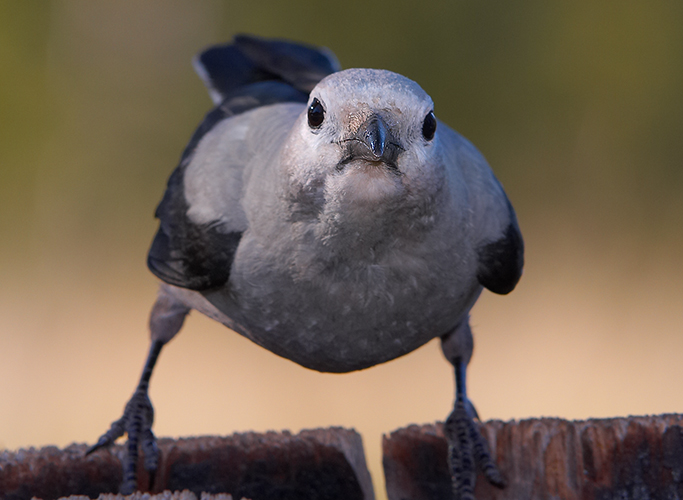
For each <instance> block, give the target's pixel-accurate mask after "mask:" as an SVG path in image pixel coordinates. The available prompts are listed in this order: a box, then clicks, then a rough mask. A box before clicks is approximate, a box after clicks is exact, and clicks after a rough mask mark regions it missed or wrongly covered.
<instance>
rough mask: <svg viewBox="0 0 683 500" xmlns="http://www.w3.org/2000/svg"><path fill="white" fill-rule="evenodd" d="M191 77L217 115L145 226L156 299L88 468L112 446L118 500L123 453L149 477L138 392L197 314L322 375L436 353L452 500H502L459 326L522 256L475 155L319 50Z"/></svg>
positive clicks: (373, 78) (204, 57)
mask: <svg viewBox="0 0 683 500" xmlns="http://www.w3.org/2000/svg"><path fill="white" fill-rule="evenodd" d="M195 67H196V69H197V72H198V73H199V75H200V76H201V78H202V79H203V80H204V82H205V83H206V85H207V87H208V88H209V91H210V93H211V96H212V98H213V101H214V103H215V107H214V108H213V109H212V110H211V111H210V112H209V113H208V114H207V115H206V118H205V119H204V121H203V122H202V123H201V125H200V126H199V128H198V129H197V131H196V132H195V134H194V136H193V137H192V138H191V139H190V143H189V144H188V145H187V147H186V148H185V151H184V152H183V154H182V158H181V160H180V164H179V166H178V167H177V168H176V169H175V170H174V171H173V173H172V174H171V177H170V179H169V181H168V187H167V189H166V192H165V194H164V196H163V199H162V200H161V203H160V204H159V207H158V209H157V211H156V216H157V217H158V218H159V220H160V227H159V231H158V232H157V234H156V237H155V238H154V241H153V243H152V247H151V249H150V251H149V257H148V261H147V263H148V265H149V268H150V269H151V271H152V272H153V273H154V274H155V275H156V276H158V277H159V278H160V279H161V280H162V281H163V283H162V284H161V288H160V290H159V295H158V297H157V300H156V303H155V304H154V307H153V308H152V312H151V318H150V329H151V339H152V343H151V348H150V352H149V357H148V359H147V362H146V364H145V367H144V370H143V374H142V377H141V379H140V383H139V385H138V387H137V389H136V390H135V393H134V394H133V396H132V398H131V399H130V401H129V402H128V404H127V405H126V408H125V411H124V414H123V417H122V418H121V419H119V420H117V421H116V422H114V423H113V424H112V426H111V428H110V429H109V431H107V432H106V433H105V434H104V435H103V436H102V437H101V438H100V439H99V441H98V442H97V444H95V445H94V446H93V447H92V448H90V450H89V453H91V452H93V451H95V450H97V449H99V448H102V447H106V446H109V445H111V444H112V443H113V442H114V440H116V439H117V438H118V437H120V436H121V435H123V434H124V433H127V434H128V453H127V458H126V459H125V461H124V464H123V466H124V483H123V485H122V488H121V489H122V491H123V492H130V491H132V490H133V489H134V488H135V485H136V473H135V470H136V463H137V457H138V446H140V447H141V448H142V450H143V451H144V453H145V466H146V467H147V469H149V470H150V471H154V470H155V469H156V466H157V462H158V450H157V447H156V444H155V438H154V435H153V434H152V430H151V427H152V420H153V408H152V404H151V402H150V400H149V397H148V394H147V389H148V385H149V379H150V376H151V374H152V370H153V368H154V364H155V362H156V360H157V357H158V355H159V352H160V351H161V348H162V347H163V346H164V344H166V343H167V342H168V341H169V340H171V339H172V338H173V336H174V335H175V334H176V333H178V331H179V330H180V328H181V326H182V324H183V320H184V318H185V316H186V315H187V313H188V312H189V311H190V310H192V309H195V310H197V311H199V312H201V313H203V314H205V315H207V316H209V317H210V318H212V319H214V320H216V321H219V322H220V323H222V324H224V325H225V326H227V327H229V328H230V329H232V330H234V331H236V332H238V333H240V334H242V335H244V336H245V337H247V338H249V339H251V340H252V341H254V342H256V343H257V344H259V345H260V346H262V347H265V348H266V349H268V350H269V351H272V352H274V353H275V354H278V355H280V356H283V357H285V358H288V359H290V360H292V361H294V362H296V363H298V364H300V365H302V366H305V367H307V368H311V369H313V370H318V371H321V372H350V371H353V370H361V369H364V368H368V367H371V366H374V365H376V364H378V363H384V362H385V361H389V360H391V359H394V358H397V357H399V356H402V355H404V354H407V353H409V352H411V351H413V350H415V349H417V348H418V347H420V346H422V345H423V344H425V343H426V342H428V341H429V340H431V339H433V338H435V337H439V338H440V339H441V346H442V349H443V353H444V354H445V356H446V358H447V359H448V361H450V362H451V363H452V364H453V367H454V368H455V380H456V391H455V405H454V409H453V412H452V413H451V414H450V416H449V417H448V419H447V421H446V427H445V428H446V434H447V438H448V441H449V463H450V467H451V470H452V476H453V488H454V492H455V494H456V497H457V498H461V499H465V498H473V496H472V492H473V489H474V480H475V476H476V466H477V465H478V466H479V467H481V468H482V469H483V471H484V473H485V474H486V477H487V478H488V479H489V481H491V482H492V483H494V484H496V485H499V486H502V485H503V478H502V476H501V474H500V473H499V471H498V469H497V467H496V465H495V463H494V461H493V460H492V459H491V457H490V454H489V451H488V448H487V445H486V442H485V441H484V439H483V438H482V436H481V434H480V433H479V429H478V426H477V423H476V421H477V420H476V419H477V415H476V411H475V409H474V407H473V406H472V404H471V403H470V401H469V400H468V399H467V393H466V388H465V374H466V369H467V364H468V363H469V361H470V357H471V355H472V348H473V340H472V333H471V331H470V326H469V311H470V309H471V308H472V306H473V305H474V303H475V301H476V300H477V298H478V297H479V294H480V293H481V291H482V288H483V287H485V288H488V289H489V290H491V291H492V292H495V293H499V294H506V293H508V292H510V291H511V290H512V289H513V288H514V287H515V285H516V284H517V282H518V280H519V278H520V275H521V273H522V265H523V243H522V237H521V234H520V231H519V228H518V225H517V220H516V216H515V212H514V210H513V209H512V206H511V205H510V202H509V201H508V199H507V197H506V195H505V192H504V191H503V188H502V187H501V185H500V183H499V182H498V180H497V179H496V177H495V176H494V174H493V172H492V171H491V169H490V168H489V166H488V165H487V163H486V161H485V160H484V158H483V157H482V155H481V154H480V153H479V151H477V150H476V149H475V148H474V146H472V144H470V143H469V142H468V141H467V140H466V139H464V138H463V137H462V136H460V135H458V134H457V133H456V132H454V131H453V130H451V129H450V128H448V126H446V125H445V124H444V123H441V122H439V121H438V120H437V119H436V117H435V115H434V104H433V102H432V99H431V98H430V97H429V96H428V95H427V94H426V93H425V92H424V90H422V88H420V86H419V85H418V84H417V83H415V82H413V81H411V80H409V79H408V78H405V77H403V76H401V75H398V74H396V73H392V72H390V71H384V70H374V69H348V70H345V71H341V69H340V67H339V65H338V62H337V60H336V59H335V57H334V55H333V54H332V53H330V52H329V51H327V50H325V49H318V48H314V47H309V46H305V45H301V44H295V43H289V42H285V41H279V40H265V39H260V38H255V37H251V36H238V37H236V38H235V39H234V41H233V42H232V43H231V44H229V45H224V46H216V47H212V48H209V49H208V50H206V51H204V52H202V53H201V54H200V55H199V56H198V58H197V59H196V60H195Z"/></svg>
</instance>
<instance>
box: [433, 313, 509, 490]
mask: <svg viewBox="0 0 683 500" xmlns="http://www.w3.org/2000/svg"><path fill="white" fill-rule="evenodd" d="M473 348H474V340H473V339H472V331H471V330H470V325H469V318H465V319H464V320H463V321H462V323H460V324H459V325H458V326H457V327H456V328H455V329H454V330H453V331H452V332H451V333H449V334H448V335H446V336H444V337H442V338H441V349H442V350H443V353H444V355H445V356H446V359H448V361H450V362H451V364H452V365H453V367H454V369H455V405H454V408H453V412H452V413H451V414H450V415H449V416H448V418H447V419H446V424H445V426H444V432H445V434H446V438H447V440H448V463H449V466H450V469H451V475H452V479H453V493H454V495H455V498H456V499H457V500H474V484H475V480H476V477H477V465H478V466H479V467H481V469H482V470H483V472H484V475H485V476H486V478H487V479H488V480H489V482H490V483H491V484H493V485H495V486H497V487H499V488H503V487H504V486H505V481H504V479H503V476H502V475H501V473H500V471H499V470H498V467H497V466H496V464H495V462H494V461H493V459H492V458H491V454H490V452H489V449H488V444H487V443H486V440H485V439H484V437H483V436H482V435H481V432H479V425H478V421H479V416H478V415H477V411H476V410H475V408H474V405H472V403H471V402H470V400H469V399H467V384H466V378H467V365H468V363H469V362H470V358H471V357H472V350H473Z"/></svg>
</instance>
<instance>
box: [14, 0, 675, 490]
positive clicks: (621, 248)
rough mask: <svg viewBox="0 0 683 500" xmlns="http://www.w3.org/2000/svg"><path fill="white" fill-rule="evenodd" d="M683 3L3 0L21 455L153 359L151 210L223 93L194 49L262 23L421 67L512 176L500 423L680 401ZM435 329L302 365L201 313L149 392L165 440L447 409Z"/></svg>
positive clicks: (499, 368) (371, 428) (73, 424)
mask: <svg viewBox="0 0 683 500" xmlns="http://www.w3.org/2000/svg"><path fill="white" fill-rule="evenodd" d="M682 27H683V3H681V2H679V1H674V0H671V1H666V0H657V1H653V2H636V1H627V0H625V1H623V2H607V1H601V0H599V1H595V0H577V1H574V2H546V1H543V0H527V1H525V2H521V1H513V2H489V1H481V0H477V1H474V0H462V1H453V0H449V1H443V2H433V3H430V2H414V1H398V0H393V1H384V2H367V1H366V2H357V1H351V2H334V3H327V2H314V1H304V0H299V1H288V2H281V3H270V2H264V1H258V0H252V1H250V2H246V1H242V2H237V1H234V2H219V1H201V2H193V1H189V0H188V1H151V0H150V1H145V2H134V1H117V2H114V1H90V0H79V1H53V2H42V1H28V0H26V1H21V2H19V1H11V0H0V448H2V447H5V448H8V449H16V448H19V447H28V446H42V445H47V444H55V445H58V446H64V445H67V444H69V443H71V442H74V441H76V442H88V443H93V442H94V441H95V440H96V439H97V437H98V436H99V435H100V434H101V433H102V432H103V431H104V430H106V429H107V428H108V426H109V424H110V422H111V421H112V420H114V419H116V418H118V417H119V415H120V413H121V411H122V409H123V406H124V404H125V402H126V401H127V399H128V397H129V396H130V394H131V392H132V390H133V388H134V386H135V384H136V382H137V379H138V376H139V374H140V370H141V369H142V363H143V361H144V358H145V356H146V351H147V347H148V334H147V329H146V323H147V315H148V311H149V308H150V306H151V304H152V302H153V300H154V297H155V291H156V287H157V282H156V280H155V278H154V277H153V276H152V275H151V273H149V272H148V271H147V269H146V266H145V259H146V252H147V249H148V245H149V243H150V242H151V239H152V236H153V234H154V232H155V231H156V227H157V223H156V221H155V220H154V218H153V216H152V214H153V212H154V208H155V206H156V204H157V203H158V201H159V200H160V198H161V195H162V193H163V190H164V187H165V182H166V179H167V177H168V175H169V174H170V172H171V171H172V169H173V168H174V166H175V165H176V162H177V160H178V158H179V155H180V153H181V151H182V149H183V147H184V145H185V143H186V142H187V140H188V139H189V137H190V135H191V133H192V132H193V130H194V128H195V127H196V125H197V124H198V123H199V122H200V120H201V119H202V117H203V115H204V113H205V112H207V111H208V109H209V107H210V100H209V98H208V96H207V94H206V91H205V89H204V87H203V85H202V84H201V82H200V81H199V79H198V78H197V77H196V75H195V74H194V72H193V70H192V67H191V65H190V59H191V57H192V56H193V55H194V54H195V53H196V52H197V51H199V50H200V49H202V48H203V47H205V46H207V45H210V44H213V43H218V42H224V41H226V40H228V39H229V38H230V37H231V36H232V35H234V34H235V33H240V32H246V33H254V34H259V35H262V36H276V37H284V38H291V39H297V40H303V41H306V42H309V43H312V44H316V45H324V46H327V47H329V48H331V49H332V50H333V51H334V52H335V53H336V54H337V56H338V57H339V59H340V61H341V63H342V65H343V66H344V67H346V68H348V67H376V68H385V69H390V70H393V71H397V72H399V73H402V74H404V75H406V76H408V77H409V78H412V79H414V80H416V81H418V82H419V83H420V85H421V86H422V87H423V88H424V89H425V90H426V91H427V92H429V93H430V94H431V95H432V97H433V98H434V101H435V102H436V113H437V115H438V116H439V117H440V118H441V119H442V120H444V121H446V122H447V123H449V124H450V125H451V126H452V127H453V128H455V129H456V130H458V131H460V132H461V133H462V134H463V135H465V136H466V137H468V138H469V139H470V140H472V141H473V142H474V144H475V145H477V147H478V148H479V149H480V150H481V151H482V152H483V153H484V155H485V156H486V157H487V158H488V160H489V162H490V163H491V165H492V167H493V169H494V170H495V171H496V173H497V175H498V177H499V178H500V179H501V181H502V182H503V184H504V185H505V187H506V190H507V192H508V195H509V197H510V198H511V200H512V202H513V204H514V205H515V207H516V209H517V213H518V216H519V220H520V224H521V227H522V231H523V233H524V236H525V240H526V245H527V253H526V256H527V265H526V269H525V274H524V277H523V278H522V281H521V283H520V285H519V287H518V288H517V290H516V291H514V292H513V293H512V294H511V295H509V296H506V297H498V296H494V295H492V294H490V293H485V294H484V295H483V296H482V298H481V300H480V302H479V303H478V305H477V306H476V307H475V310H474V312H473V326H474V329H475V342H476V351H475V357H474V359H473V361H472V364H471V366H470V376H469V390H470V396H471V398H472V399H473V401H474V403H475V404H476V406H477V408H478V409H479V413H480V414H481V416H482V418H484V419H490V418H498V419H512V418H515V419H520V418H526V417H532V416H534V417H535V416H559V417H564V418H571V419H575V418H588V417H610V416H624V415H628V414H652V413H663V412H680V411H683V387H682V385H681V375H683V331H682V327H681V325H682V324H683V303H682V302H683V29H682ZM453 385H454V384H453V378H452V373H451V368H450V366H449V365H448V363H447V362H446V361H445V360H444V359H443V358H442V355H441V353H440V348H439V346H438V343H437V342H432V343H430V344H428V345H427V346H425V347H423V348H422V349H420V350H418V351H417V352H415V353H413V354H410V355H408V356H405V357H404V358H402V359H399V360H396V361H393V362H390V363H387V364H385V365H383V366H378V367H375V368H372V369H369V370H365V371H363V372H358V373H353V374H347V375H329V374H319V373H316V372H312V371H308V370H306V369H303V368H301V367H299V366H297V365H295V364H293V363H291V362H289V361H286V360H284V359H280V358H278V357H276V356H275V355H273V354H271V353H269V352H267V351H265V350H263V349H261V348H260V347H257V346H256V345H254V344H252V343H250V342H249V341H247V340H245V339H243V338H241V337H240V336H239V335H237V334H234V333H231V332H230V331H228V330H227V329H225V328H224V327H222V326H220V325H217V324H215V323H212V322H211V321H210V320H208V319H206V318H203V317H200V316H199V315H198V314H193V315H192V316H191V318H190V319H189V320H188V321H187V322H186V326H185V328H184V330H183V332H182V334H181V335H179V336H178V337H177V338H176V339H174V340H173V342H172V343H170V344H169V345H168V346H167V347H166V349H165V351H164V353H163V354H162V356H161V358H160V361H159V364H158V367H157V369H156V371H155V373H154V376H153V379H152V384H151V398H152V401H153V403H154V405H155V407H156V423H155V431H156V433H157V435H159V436H189V435H198V434H230V433H232V432H235V431H246V430H256V431H265V430H267V429H276V430H279V429H291V430H292V431H297V430H298V429H301V428H312V427H320V426H329V425H342V426H348V427H355V428H356V429H357V430H358V431H360V432H361V433H362V435H363V438H364V442H365V446H366V450H367V456H368V458H369V463H370V468H371V471H372V474H373V477H374V480H375V487H376V489H377V490H378V492H382V491H383V487H382V484H383V476H382V472H381V458H380V438H381V435H382V433H387V432H390V431H391V430H394V429H396V428H398V427H401V426H405V425H407V424H409V423H426V422H433V421H436V420H441V419H443V418H445V417H446V415H447V414H448V412H449V411H450V408H451V405H452V397H453V390H454V389H453Z"/></svg>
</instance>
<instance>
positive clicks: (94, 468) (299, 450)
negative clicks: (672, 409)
mask: <svg viewBox="0 0 683 500" xmlns="http://www.w3.org/2000/svg"><path fill="white" fill-rule="evenodd" d="M159 448H160V450H161V461H160V464H159V470H158V473H157V476H156V478H155V483H154V488H153V491H154V492H162V491H164V490H171V491H182V490H185V489H187V490H189V491H191V492H193V493H195V494H196V495H200V494H201V493H202V492H208V493H231V494H232V495H233V497H235V498H241V497H246V498H251V499H252V500H270V499H274V498H277V499H282V500H286V499H292V500H295V499H296V500H298V499H305V498H318V499H329V500H352V499H358V500H373V499H374V494H373V490H372V483H371V480H370V474H369V472H368V470H367V466H366V463H365V455H364V452H363V444H362V440H361V437H360V435H359V434H358V433H356V432H355V431H353V430H347V429H342V428H329V429H316V430H309V431H302V432H300V433H299V434H296V435H293V434H291V433H289V432H281V433H276V432H268V433H265V434H257V433H253V432H249V433H244V434H233V435H232V436H228V437H212V436H206V437H197V438H186V439H178V440H173V439H160V440H159ZM86 449H87V447H86V446H85V445H71V446H69V447H67V448H65V449H64V450H59V449H57V448H55V447H47V448H42V449H29V450H19V451H17V452H4V453H1V454H0V498H1V499H2V500H30V499H31V498H32V497H37V498H41V499H43V500H53V499H57V498H59V497H64V496H69V495H88V496H90V497H94V498H96V497H97V496H98V495H99V494H100V493H115V492H117V491H118V487H119V484H120V482H121V463H120V458H121V456H122V454H123V453H124V449H125V448H124V446H120V445H117V446H114V447H113V448H112V449H110V450H101V451H98V452H96V453H93V454H92V455H89V456H87V457H86V456H85V450H86ZM139 478H140V479H139V482H138V486H139V489H141V490H146V489H147V488H148V485H149V478H148V476H147V474H146V472H145V471H144V470H143V469H142V466H141V465H140V467H139Z"/></svg>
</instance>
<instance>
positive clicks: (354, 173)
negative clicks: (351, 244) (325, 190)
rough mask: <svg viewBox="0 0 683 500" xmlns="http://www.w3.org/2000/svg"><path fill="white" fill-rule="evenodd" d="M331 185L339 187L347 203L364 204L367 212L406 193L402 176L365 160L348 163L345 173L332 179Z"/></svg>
mask: <svg viewBox="0 0 683 500" xmlns="http://www.w3.org/2000/svg"><path fill="white" fill-rule="evenodd" d="M330 183H331V184H337V185H338V187H337V193H338V196H343V198H344V201H345V202H346V203H348V204H357V203H360V204H363V205H365V206H364V209H365V210H367V209H368V205H370V206H372V205H374V204H381V203H389V202H391V201H392V200H396V199H397V198H399V197H400V196H401V195H402V194H403V192H404V191H405V188H404V186H403V184H402V182H401V177H400V175H399V174H397V173H396V172H393V171H391V170H390V169H389V167H388V166H387V165H385V164H383V163H381V162H368V161H363V160H357V161H353V162H351V163H348V164H347V165H346V166H345V168H344V172H343V173H342V174H340V175H339V176H334V177H333V178H331V179H330ZM340 201H341V200H340Z"/></svg>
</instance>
